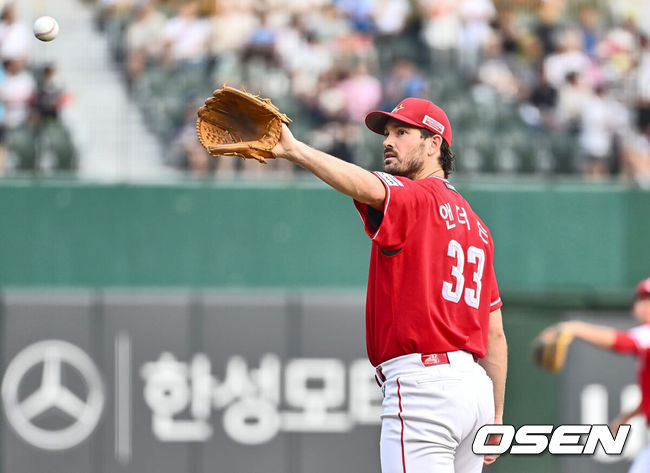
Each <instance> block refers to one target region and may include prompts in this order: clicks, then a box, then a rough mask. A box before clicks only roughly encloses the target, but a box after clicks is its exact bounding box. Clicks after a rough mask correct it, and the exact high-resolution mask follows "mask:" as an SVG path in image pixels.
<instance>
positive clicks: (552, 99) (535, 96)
mask: <svg viewBox="0 0 650 473" xmlns="http://www.w3.org/2000/svg"><path fill="white" fill-rule="evenodd" d="M557 100H558V93H557V90H555V88H554V87H553V86H552V85H551V84H549V82H548V80H546V76H544V73H543V70H542V71H541V72H540V76H539V81H538V82H537V84H535V86H534V87H533V89H532V90H531V91H530V95H529V97H528V103H529V104H530V105H531V106H532V107H533V108H532V109H530V110H527V116H526V119H527V122H528V123H529V124H530V125H533V126H541V127H548V128H551V127H552V126H553V119H554V117H553V112H554V109H555V106H556V103H557ZM522 111H523V109H522Z"/></svg>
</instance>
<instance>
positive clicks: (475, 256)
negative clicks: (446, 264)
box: [442, 240, 485, 309]
mask: <svg viewBox="0 0 650 473" xmlns="http://www.w3.org/2000/svg"><path fill="white" fill-rule="evenodd" d="M447 256H450V257H451V258H454V259H455V264H453V266H452V267H451V278H452V279H453V280H452V281H451V282H450V281H444V282H443V283H442V297H443V298H444V299H446V300H448V301H450V302H455V303H459V302H460V301H461V299H463V300H464V302H465V304H467V305H468V306H470V307H473V308H475V309H478V306H479V303H480V301H481V278H482V277H483V267H484V265H485V251H483V249H481V248H477V247H475V246H470V247H469V248H468V249H467V253H465V251H464V250H463V247H462V246H461V244H460V243H458V242H457V241H456V240H450V241H449V245H448V246H447ZM465 262H467V264H468V265H472V267H473V269H474V272H473V273H472V281H468V282H467V284H465V276H464V270H465ZM463 296H464V297H463Z"/></svg>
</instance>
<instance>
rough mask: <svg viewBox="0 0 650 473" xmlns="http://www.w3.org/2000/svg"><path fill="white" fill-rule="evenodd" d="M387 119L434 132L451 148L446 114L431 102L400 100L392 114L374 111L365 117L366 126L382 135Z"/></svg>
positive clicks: (411, 99)
mask: <svg viewBox="0 0 650 473" xmlns="http://www.w3.org/2000/svg"><path fill="white" fill-rule="evenodd" d="M389 118H394V119H396V120H399V121H401V122H404V123H407V124H409V125H412V126H416V127H418V128H426V129H427V130H430V131H432V132H434V133H435V134H437V135H440V136H442V138H443V139H444V140H445V141H446V142H447V144H448V145H449V146H451V125H450V124H449V119H448V118H447V114H446V113H445V111H444V110H443V109H441V108H440V107H438V106H437V105H436V104H434V103H433V102H430V101H429V100H425V99H417V98H412V97H411V98H407V99H404V100H402V101H401V102H400V103H399V104H398V105H397V107H395V108H394V109H393V111H392V112H390V113H388V112H382V111H380V110H376V111H374V112H370V113H369V114H368V115H366V126H367V127H368V128H369V129H370V130H371V131H374V132H375V133H378V134H380V135H383V134H384V128H385V127H386V122H387V121H388V119H389Z"/></svg>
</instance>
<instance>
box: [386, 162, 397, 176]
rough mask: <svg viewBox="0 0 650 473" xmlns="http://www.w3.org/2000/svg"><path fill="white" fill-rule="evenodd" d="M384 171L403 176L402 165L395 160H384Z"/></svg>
mask: <svg viewBox="0 0 650 473" xmlns="http://www.w3.org/2000/svg"><path fill="white" fill-rule="evenodd" d="M384 172H387V173H388V174H392V175H393V176H401V174H400V172H401V170H400V167H399V165H397V164H396V163H394V162H384Z"/></svg>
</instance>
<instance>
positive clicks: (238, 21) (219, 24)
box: [210, 0, 259, 59]
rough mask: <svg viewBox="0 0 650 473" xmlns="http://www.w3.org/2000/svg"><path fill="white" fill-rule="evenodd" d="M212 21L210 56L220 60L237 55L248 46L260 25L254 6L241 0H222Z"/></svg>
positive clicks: (218, 3)
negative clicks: (226, 56)
mask: <svg viewBox="0 0 650 473" xmlns="http://www.w3.org/2000/svg"><path fill="white" fill-rule="evenodd" d="M216 5H217V7H216V8H217V9H216V12H215V14H214V16H213V17H212V18H211V19H210V23H211V25H210V29H211V36H210V54H211V56H213V57H214V58H216V59H218V58H220V57H223V56H225V55H231V54H237V53H239V52H241V51H242V50H243V49H244V47H245V46H246V45H247V44H248V39H249V38H250V37H251V35H252V34H253V32H254V31H255V29H256V28H257V27H258V24H259V17H258V16H257V15H255V12H254V9H253V6H252V5H251V4H250V3H247V2H240V1H239V0H222V1H220V2H217V3H216Z"/></svg>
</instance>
